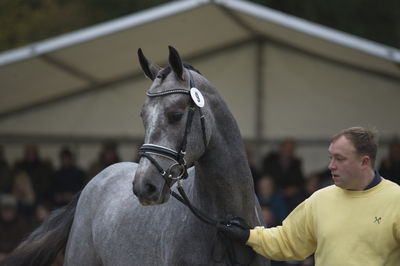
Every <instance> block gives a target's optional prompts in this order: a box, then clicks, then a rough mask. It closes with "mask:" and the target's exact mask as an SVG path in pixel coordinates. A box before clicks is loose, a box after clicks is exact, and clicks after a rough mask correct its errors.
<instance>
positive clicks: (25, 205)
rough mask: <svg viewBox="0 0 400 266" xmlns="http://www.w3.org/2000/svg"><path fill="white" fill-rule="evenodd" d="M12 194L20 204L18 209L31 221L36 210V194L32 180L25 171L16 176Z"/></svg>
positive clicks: (18, 172) (17, 173)
mask: <svg viewBox="0 0 400 266" xmlns="http://www.w3.org/2000/svg"><path fill="white" fill-rule="evenodd" d="M12 193H13V195H14V197H15V198H16V200H17V202H18V209H19V212H20V213H21V214H23V215H24V217H25V218H26V219H31V218H32V216H33V211H34V208H35V199H36V197H35V192H34V191H33V187H32V183H31V180H30V178H29V176H28V174H27V173H25V172H24V171H17V172H16V173H15V174H14V184H13V188H12Z"/></svg>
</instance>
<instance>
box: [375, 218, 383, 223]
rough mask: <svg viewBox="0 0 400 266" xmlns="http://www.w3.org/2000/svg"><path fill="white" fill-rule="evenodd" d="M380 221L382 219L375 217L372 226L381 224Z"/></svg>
mask: <svg viewBox="0 0 400 266" xmlns="http://www.w3.org/2000/svg"><path fill="white" fill-rule="evenodd" d="M381 220H382V217H377V216H375V221H374V224H380V223H381Z"/></svg>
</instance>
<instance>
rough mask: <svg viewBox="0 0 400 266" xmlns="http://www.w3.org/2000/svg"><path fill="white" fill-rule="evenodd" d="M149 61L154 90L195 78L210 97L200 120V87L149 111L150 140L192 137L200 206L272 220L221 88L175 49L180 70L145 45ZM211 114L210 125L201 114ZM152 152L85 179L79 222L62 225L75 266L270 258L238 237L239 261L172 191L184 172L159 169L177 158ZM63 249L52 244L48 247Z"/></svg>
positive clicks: (161, 142)
mask: <svg viewBox="0 0 400 266" xmlns="http://www.w3.org/2000/svg"><path fill="white" fill-rule="evenodd" d="M139 60H140V62H141V66H142V69H143V71H144V73H145V74H146V76H147V77H149V78H150V79H151V80H153V84H152V86H151V88H150V90H149V92H156V94H157V93H159V92H161V93H159V94H157V95H164V94H163V93H164V92H170V90H169V88H173V89H174V91H175V90H176V89H178V90H180V91H181V92H182V91H183V92H185V90H187V89H188V87H189V86H191V85H192V83H194V84H196V87H197V88H198V89H199V90H200V91H201V93H202V95H204V98H205V99H206V104H205V106H204V107H203V108H202V109H201V110H202V111H201V112H200V111H199V112H195V113H194V116H193V122H191V121H190V119H187V120H185V118H187V117H188V116H189V115H188V110H189V108H194V107H196V106H194V107H193V104H192V105H191V101H192V100H191V98H190V96H188V95H186V94H179V93H178V94H175V93H170V94H168V95H166V96H160V97H149V98H148V99H147V100H146V102H145V104H144V106H143V108H142V114H141V115H142V118H143V121H144V126H145V140H144V142H145V143H149V144H154V145H157V147H165V148H166V149H170V150H179V148H180V147H182V146H183V145H181V143H182V139H184V142H185V145H184V146H185V147H186V142H187V147H186V149H185V152H184V155H185V157H184V159H185V162H187V164H188V165H191V166H194V167H192V168H189V170H188V177H187V179H185V180H181V181H179V182H180V183H181V184H182V186H183V188H184V190H185V191H186V193H187V195H188V198H189V199H190V202H191V203H192V205H193V206H195V207H197V208H198V209H200V210H201V211H202V212H203V213H205V214H207V216H209V217H211V218H212V219H214V220H216V221H221V220H224V219H226V217H227V215H234V216H239V217H242V218H244V219H245V220H246V221H247V222H248V223H249V224H250V226H256V225H262V218H261V217H262V216H261V210H260V207H259V205H258V202H257V200H256V198H255V195H254V188H253V182H252V177H251V173H250V169H249V167H248V163H247V158H246V155H245V151H244V146H243V143H242V139H241V136H240V132H239V129H238V127H237V124H236V121H235V119H234V118H233V116H232V114H231V113H230V111H229V110H228V108H227V106H226V105H225V103H224V101H223V100H222V98H221V97H220V96H219V95H218V93H217V91H216V90H215V89H214V88H213V87H212V86H211V85H210V84H209V82H208V81H207V80H206V79H205V78H204V77H203V76H201V75H200V74H198V73H196V72H194V71H192V70H190V69H186V68H184V67H183V64H182V62H181V61H180V57H179V55H178V54H177V52H176V51H175V50H174V49H173V48H170V58H169V62H170V69H161V68H160V67H158V66H157V65H155V64H154V63H152V62H151V61H148V60H147V59H146V58H145V57H144V56H143V55H142V54H141V52H140V53H139ZM189 80H190V84H189ZM148 95H149V93H148ZM152 95H154V94H152ZM149 96H150V95H149ZM190 106H192V107H190ZM202 115H204V117H205V121H206V123H205V127H203V126H204V125H202V124H201V123H200V121H201V116H202ZM185 121H190V123H192V124H191V130H190V133H189V134H186V133H184V132H185V125H186V131H187V128H188V126H187V125H188V123H189V122H186V123H185ZM186 135H187V136H186ZM186 137H187V139H186ZM162 149H164V148H162ZM164 150H165V149H164ZM149 153H150V152H149ZM182 154H183V153H182ZM151 156H152V158H154V160H155V161H156V162H152V161H151V159H149V158H148V157H142V158H141V159H140V162H139V164H135V163H119V164H115V165H112V166H110V167H108V168H107V169H105V170H103V171H102V172H101V173H100V174H98V175H97V176H96V177H95V178H93V179H92V181H91V182H89V184H88V185H87V186H86V187H85V189H84V190H83V191H82V193H81V195H80V198H79V201H78V203H77V206H76V210H75V213H74V214H73V213H72V214H71V211H70V212H69V213H70V214H69V215H74V217H73V222H72V218H71V217H70V218H69V219H68V222H66V225H62V226H63V227H67V226H71V230H70V233H69V236H68V243H67V247H66V251H65V262H64V265H65V266H81V265H85V266H125V265H138V266H139V265H140V266H155V265H165V266H186V265H187V266H189V265H190V266H198V265H199V266H200V265H207V266H208V265H251V266H261V265H269V261H268V260H266V259H264V258H262V257H261V256H258V255H255V256H254V255H253V253H249V250H250V248H249V247H245V246H242V245H239V244H238V243H234V244H233V248H234V250H235V253H236V256H235V259H236V262H232V260H230V259H229V256H228V255H227V250H226V247H225V244H226V243H225V242H223V241H222V240H221V239H220V238H219V237H218V233H217V228H216V227H215V226H212V225H209V224H205V223H203V222H202V221H200V220H199V219H198V218H197V217H196V216H195V215H193V213H192V212H190V210H189V209H188V208H187V207H186V206H185V205H183V204H182V203H181V202H179V201H178V200H175V199H169V197H170V193H169V192H170V190H171V189H172V190H173V189H175V186H176V183H175V182H176V180H175V179H171V180H169V179H168V178H166V176H167V175H166V176H164V175H162V174H160V169H157V168H161V172H163V171H162V169H167V168H168V167H169V166H170V165H171V159H168V158H165V156H160V155H159V154H151ZM185 167H186V165H185ZM171 168H172V167H169V168H168V169H171ZM172 175H173V172H172V171H171V176H172ZM132 184H133V185H132ZM132 190H133V192H134V193H132ZM134 194H135V195H136V196H135V195H134ZM73 204H76V203H73ZM143 205H150V206H143ZM73 207H74V206H73ZM71 208H72V207H70V209H71ZM59 216H60V218H61V217H62V214H60V215H59ZM56 218H57V217H56ZM71 223H72V225H71ZM38 230H39V231H40V229H38ZM41 230H42V231H43V229H41ZM42 235H44V234H42ZM43 237H44V239H45V240H46V237H45V236H43ZM59 237H60V238H66V235H65V233H64V234H63V235H62V236H59ZM49 238H51V234H48V236H47V239H49ZM34 241H37V239H36V238H32V239H28V240H27V242H28V244H29V242H34ZM60 241H61V240H60ZM42 242H43V241H42ZM44 242H45V241H44ZM60 243H61V244H62V242H60ZM61 244H60V245H61ZM60 245H59V246H60ZM22 246H24V245H22ZM21 251H24V250H23V248H21V249H20V250H19V251H18V249H17V252H16V253H15V254H16V256H14V257H17V256H18V252H20V253H19V257H20V258H21V257H22V256H21V254H22V253H21ZM56 251H57V250H51V248H49V250H47V251H46V253H51V252H53V253H54V252H56ZM20 261H22V259H21V260H20ZM35 261H36V262H35V264H32V265H35V266H36V265H40V266H42V265H43V266H44V265H48V264H40V263H37V262H38V261H40V258H39V259H37V260H35ZM235 263H237V264H235ZM0 265H2V264H1V263H0ZM7 265H10V266H14V265H15V266H16V265H29V264H27V263H25V264H24V263H21V264H17V263H14V264H7Z"/></svg>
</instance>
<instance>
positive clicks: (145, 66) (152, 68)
mask: <svg viewBox="0 0 400 266" xmlns="http://www.w3.org/2000/svg"><path fill="white" fill-rule="evenodd" d="M137 53H138V57H139V62H140V66H141V67H142V70H143V72H144V74H145V75H146V76H147V77H148V78H149V79H151V80H154V79H155V78H156V75H157V73H158V71H160V69H161V67H159V66H158V65H157V64H156V63H153V62H152V61H151V60H148V59H147V58H146V57H145V56H144V54H143V52H142V49H141V48H139V49H138V52H137Z"/></svg>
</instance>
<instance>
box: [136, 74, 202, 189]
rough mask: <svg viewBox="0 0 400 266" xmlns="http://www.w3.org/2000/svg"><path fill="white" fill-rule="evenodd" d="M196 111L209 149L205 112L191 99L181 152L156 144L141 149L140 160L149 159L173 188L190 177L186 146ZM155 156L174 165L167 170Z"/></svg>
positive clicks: (155, 94)
mask: <svg viewBox="0 0 400 266" xmlns="http://www.w3.org/2000/svg"><path fill="white" fill-rule="evenodd" d="M188 72H189V77H190V88H191V89H193V88H195V86H194V81H193V77H192V74H191V73H190V71H188ZM196 90H197V89H196ZM146 94H147V96H149V97H161V96H166V95H170V94H188V95H190V90H186V89H172V90H166V91H162V92H150V91H147V93H146ZM196 110H198V111H199V114H200V123H201V130H202V133H203V142H204V148H206V147H207V138H206V130H205V121H204V115H203V112H202V111H201V107H199V106H198V105H197V104H196V103H195V102H194V100H193V98H191V101H190V107H189V111H188V115H187V120H186V127H185V132H184V135H183V139H182V142H181V145H180V149H179V151H174V150H172V149H170V148H167V147H163V146H160V145H155V144H143V145H142V147H141V148H140V149H139V158H141V157H145V158H147V159H148V160H149V161H150V162H151V163H152V164H153V165H154V166H155V167H156V168H157V170H158V171H159V172H160V174H161V176H162V177H163V178H164V179H165V181H166V183H167V184H168V186H171V185H172V182H173V181H179V180H181V179H186V178H187V177H188V173H187V164H186V161H185V154H186V144H187V138H188V135H189V133H190V130H191V127H192V121H193V116H194V113H195V111H196ZM153 155H158V156H161V157H164V158H167V159H169V160H171V161H172V162H173V163H172V164H171V165H170V166H169V167H168V168H167V169H166V170H165V169H164V168H163V167H162V166H161V165H160V164H159V163H158V162H157V160H156V159H155V158H154V157H153Z"/></svg>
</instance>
